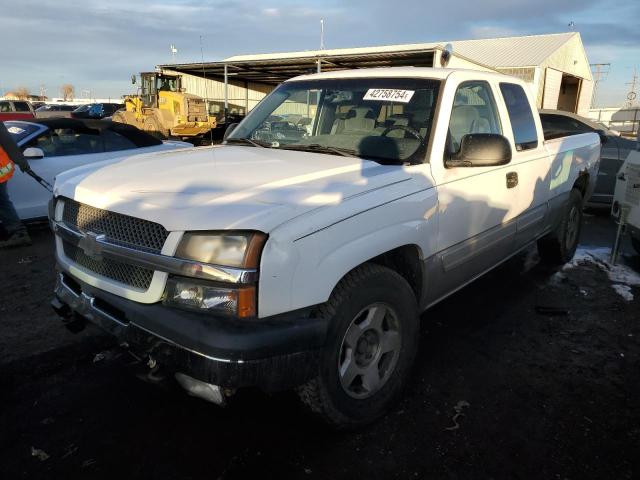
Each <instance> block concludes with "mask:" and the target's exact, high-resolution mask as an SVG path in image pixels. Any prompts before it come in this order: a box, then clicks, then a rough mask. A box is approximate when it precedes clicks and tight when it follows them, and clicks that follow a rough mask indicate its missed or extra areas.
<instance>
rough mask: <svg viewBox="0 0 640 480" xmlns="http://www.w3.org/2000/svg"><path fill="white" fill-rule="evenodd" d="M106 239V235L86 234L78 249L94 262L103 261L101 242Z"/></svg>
mask: <svg viewBox="0 0 640 480" xmlns="http://www.w3.org/2000/svg"><path fill="white" fill-rule="evenodd" d="M105 238H106V236H105V235H98V234H97V233H93V232H84V237H82V238H81V239H80V241H79V242H78V247H80V248H81V249H82V251H83V252H84V253H85V255H87V256H88V257H90V258H92V259H94V260H102V245H101V244H100V242H101V241H104V239H105Z"/></svg>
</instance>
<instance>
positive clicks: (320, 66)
mask: <svg viewBox="0 0 640 480" xmlns="http://www.w3.org/2000/svg"><path fill="white" fill-rule="evenodd" d="M320 72H322V61H321V60H320V59H318V73H320Z"/></svg>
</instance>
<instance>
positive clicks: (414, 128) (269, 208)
mask: <svg viewBox="0 0 640 480" xmlns="http://www.w3.org/2000/svg"><path fill="white" fill-rule="evenodd" d="M528 92H529V88H528V86H527V85H526V84H525V83H524V82H523V81H521V80H520V79H516V78H511V77H508V76H505V75H502V74H494V73H489V72H481V71H471V70H455V69H454V70H446V69H432V68H381V69H373V70H364V69H359V70H354V71H340V72H327V73H323V74H317V75H308V76H302V77H297V78H294V79H292V80H289V81H286V82H284V83H283V84H281V85H280V86H279V87H278V88H276V89H275V90H274V91H273V92H272V93H270V94H269V95H268V96H267V97H266V98H265V99H263V100H262V101H261V102H260V104H259V105H258V106H256V107H255V108H254V109H253V110H252V111H251V112H250V113H249V114H248V115H247V117H246V118H245V119H244V120H243V121H242V122H241V123H240V124H239V125H237V126H235V128H233V130H232V129H231V127H230V128H229V129H228V130H227V132H228V134H227V135H228V136H227V138H226V143H225V144H224V145H222V146H214V147H211V148H201V149H194V150H192V151H189V152H186V151H179V152H170V153H164V154H151V155H148V156H145V157H144V158H137V159H135V160H124V159H123V160H120V161H119V162H117V163H110V164H108V165H93V166H88V167H85V168H82V169H76V170H71V171H68V172H66V173H64V174H62V175H59V176H58V178H57V180H56V185H55V192H56V196H55V199H54V204H53V208H52V210H51V211H52V216H51V225H52V228H53V230H54V232H55V236H56V242H57V243H56V245H57V246H56V248H57V261H58V268H59V269H60V274H59V276H58V279H57V286H56V294H55V298H54V300H53V305H54V308H55V309H56V310H57V311H58V312H59V314H60V315H61V316H62V317H63V319H64V321H65V322H66V323H67V325H69V327H70V328H72V329H77V328H79V327H80V326H81V321H80V320H79V319H81V318H83V317H84V318H85V319H88V320H89V321H92V322H94V323H96V324H98V325H100V326H102V327H103V328H105V329H106V330H108V331H110V332H111V333H113V334H115V335H116V336H118V337H120V338H121V339H122V341H123V342H127V344H128V345H129V346H130V348H132V349H134V350H137V352H138V355H139V358H143V359H145V360H144V361H143V362H142V363H143V364H144V363H145V362H147V361H149V363H148V365H149V366H151V367H154V368H157V369H159V371H162V369H164V370H165V371H166V372H168V373H171V374H173V375H175V378H176V379H177V380H178V382H179V383H180V384H181V385H182V386H183V387H184V388H186V389H187V390H188V391H189V392H190V393H192V394H194V395H197V396H200V397H202V398H206V399H207V400H210V401H212V402H216V403H224V402H225V401H226V398H227V397H228V396H229V395H231V394H233V392H234V391H235V390H236V389H238V388H243V387H260V388H263V389H265V390H267V391H275V390H282V389H289V388H295V389H296V391H297V392H298V394H299V396H300V398H301V399H302V401H303V402H304V403H305V404H306V405H308V406H309V407H310V409H311V410H312V411H314V412H316V413H317V414H319V415H320V416H321V417H322V418H324V419H325V420H326V421H327V422H329V423H331V424H334V425H338V426H341V427H343V426H352V427H353V426H360V425H363V424H366V423H369V422H371V421H373V420H374V419H376V418H378V417H379V416H380V415H382V414H383V413H384V412H385V411H386V410H387V409H388V408H389V406H390V405H391V404H392V403H393V401H394V400H396V399H397V398H398V397H399V396H400V394H401V392H402V387H403V385H404V384H406V383H407V381H408V380H409V372H410V370H411V366H412V364H413V361H414V358H415V356H416V351H417V348H418V333H419V331H420V328H419V318H420V315H419V314H420V313H421V312H422V311H423V310H425V309H426V308H428V307H429V306H431V305H433V304H435V303H437V302H439V301H440V300H442V299H443V298H445V297H447V296H448V295H450V294H452V293H453V292H455V291H457V290H458V289H460V288H462V287H463V286H464V285H466V284H467V283H469V282H471V281H473V280H474V279H475V278H477V277H479V276H480V275H482V274H483V273H484V272H486V271H488V270H490V269H492V268H493V267H495V266H496V265H498V264H500V263H501V262H503V261H505V260H506V259H508V258H509V257H510V256H512V255H514V254H515V253H516V252H518V251H519V250H521V249H523V248H526V247H527V246H529V245H531V244H532V243H534V242H536V241H537V242H538V247H539V252H540V255H541V256H542V258H543V259H545V260H548V261H553V262H557V263H562V262H566V261H568V260H569V259H571V258H572V256H573V254H574V252H575V250H576V247H577V245H578V239H579V235H580V227H581V222H582V206H583V202H584V200H585V199H586V198H588V197H589V195H590V193H591V191H592V188H593V184H594V182H595V176H596V173H597V163H598V157H599V152H600V141H599V137H598V135H596V134H593V133H585V134H581V135H573V136H568V137H561V138H557V139H554V140H548V141H545V140H544V137H543V132H542V127H541V125H540V118H539V116H538V115H537V112H536V110H535V101H534V100H533V99H532V98H531V96H530V94H529V93H528ZM310 99H312V100H313V101H314V104H313V112H314V113H313V115H312V121H311V125H310V129H309V130H308V131H307V130H306V128H305V132H298V133H296V134H295V135H287V134H284V135H283V134H282V133H283V132H282V131H281V130H279V129H274V128H273V123H274V121H275V122H278V121H281V120H274V119H276V118H278V117H281V116H282V115H286V114H289V113H295V112H301V111H303V112H306V111H310V110H311V109H310V108H309V107H310V106H309V102H310ZM308 132H311V133H308ZM185 165H188V167H186V166H185ZM500 295H501V288H500V285H499V284H497V285H496V289H495V297H496V298H495V299H494V300H493V301H500ZM488 301H491V300H490V299H488ZM154 371H155V370H154Z"/></svg>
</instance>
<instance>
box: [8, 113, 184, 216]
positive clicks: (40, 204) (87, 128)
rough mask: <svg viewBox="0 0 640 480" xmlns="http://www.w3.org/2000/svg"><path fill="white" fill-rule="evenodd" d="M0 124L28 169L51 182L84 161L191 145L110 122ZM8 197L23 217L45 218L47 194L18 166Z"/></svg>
mask: <svg viewBox="0 0 640 480" xmlns="http://www.w3.org/2000/svg"><path fill="white" fill-rule="evenodd" d="M4 124H5V126H6V127H7V130H9V133H11V135H12V136H13V138H14V139H15V141H16V143H17V144H18V146H19V147H20V148H21V149H22V151H23V152H24V154H25V157H26V158H27V160H28V161H29V164H30V166H31V169H32V170H33V171H34V172H35V173H37V174H38V175H39V176H41V177H42V178H43V179H45V180H46V181H47V182H49V183H51V184H53V179H54V177H55V176H56V175H58V174H59V173H62V172H64V171H66V170H70V169H72V168H75V167H80V166H82V165H87V164H91V163H95V162H100V161H102V160H109V159H113V158H119V157H129V156H131V155H133V154H138V153H148V152H156V151H162V150H175V149H178V148H190V147H193V146H192V145H191V144H190V143H185V142H179V141H171V140H169V141H164V142H163V141H161V140H158V139H157V138H155V137H153V136H151V135H149V134H147V133H146V132H143V131H141V130H138V129H137V128H135V127H132V126H130V125H124V124H121V123H112V122H110V121H101V120H77V119H71V118H51V119H34V120H30V121H17V120H10V121H6V122H4ZM123 180H124V179H123ZM9 196H10V198H11V200H12V202H13V204H14V206H15V207H16V210H17V211H18V215H19V216H20V218H21V219H23V220H28V219H34V218H39V217H46V216H47V203H48V202H49V199H50V198H51V193H50V192H48V191H47V190H45V189H44V188H43V187H42V186H41V185H40V184H38V183H37V182H36V181H35V180H34V179H33V178H32V177H30V176H29V175H27V174H25V173H22V172H20V170H18V169H16V173H15V175H14V176H13V178H12V179H11V180H10V181H9Z"/></svg>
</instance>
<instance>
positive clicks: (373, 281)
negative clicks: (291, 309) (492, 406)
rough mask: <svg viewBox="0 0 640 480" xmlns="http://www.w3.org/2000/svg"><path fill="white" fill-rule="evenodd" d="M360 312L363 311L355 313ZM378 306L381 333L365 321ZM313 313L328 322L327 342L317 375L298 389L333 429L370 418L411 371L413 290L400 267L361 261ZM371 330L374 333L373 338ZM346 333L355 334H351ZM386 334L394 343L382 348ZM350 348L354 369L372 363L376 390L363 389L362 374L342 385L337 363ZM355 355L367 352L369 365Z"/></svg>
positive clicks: (399, 388) (414, 348)
mask: <svg viewBox="0 0 640 480" xmlns="http://www.w3.org/2000/svg"><path fill="white" fill-rule="evenodd" d="M367 309H368V310H367ZM361 312H364V313H362V315H360V316H359V314H360V313H361ZM376 312H383V313H381V315H382V320H380V321H379V324H380V325H382V328H381V329H380V330H377V331H378V332H379V333H380V337H379V338H378V337H376V335H377V334H376V333H375V332H376V331H375V329H374V328H373V327H372V325H373V323H374V322H373V320H372V321H371V323H368V319H369V318H374V317H376ZM317 313H318V314H319V315H321V316H323V317H325V318H327V320H328V321H329V322H330V323H329V331H328V335H327V342H326V344H325V346H324V348H323V351H322V353H321V358H320V365H319V370H318V375H317V377H315V378H314V379H312V380H311V381H309V382H308V383H306V384H304V385H302V386H301V387H298V389H297V392H298V395H299V397H300V399H301V400H302V401H303V402H304V403H305V404H306V405H307V406H308V407H309V408H310V409H311V410H312V411H313V412H314V413H316V414H317V415H319V416H320V417H321V418H322V419H323V420H324V421H325V422H327V423H329V424H330V425H332V426H333V427H335V428H337V429H345V428H356V427H360V426H364V425H366V424H369V423H371V422H373V421H374V420H376V419H377V418H379V417H380V416H382V415H383V414H384V413H385V412H386V411H387V410H388V409H389V407H390V406H391V405H392V404H393V403H394V402H395V401H396V400H397V399H398V397H399V395H400V393H401V392H402V389H403V387H404V385H405V383H406V381H407V378H408V377H409V374H410V370H411V366H412V364H413V362H414V359H415V356H416V352H417V350H418V336H419V321H418V306H417V302H416V297H415V294H414V292H413V290H412V289H411V287H410V286H409V284H408V283H407V282H406V281H405V279H404V278H402V277H401V276H400V275H399V274H398V273H396V272H394V271H393V270H391V269H389V268H386V267H382V266H379V265H374V264H365V265H362V266H360V267H358V268H356V269H355V270H353V271H352V272H350V273H349V274H347V275H346V276H345V277H344V278H343V279H342V280H341V281H340V283H339V284H338V285H337V286H336V288H335V289H334V291H333V293H332V295H331V298H330V299H329V301H328V302H327V303H326V304H324V305H323V306H321V307H320V308H319V309H318V312H317ZM367 313H372V314H371V315H370V316H368V317H367V320H364V321H361V320H359V319H360V318H363V316H367ZM354 325H357V327H355V326H354ZM362 325H365V326H364V327H363V326H362ZM367 325H368V326H367ZM385 325H386V327H387V329H386V330H385V329H384V326H385ZM354 329H355V330H357V332H362V334H361V335H360V336H359V337H358V341H357V343H356V345H357V347H356V348H353V349H351V348H350V347H349V342H350V341H351V340H349V339H348V338H346V337H345V336H346V334H347V332H352V331H354ZM372 331H373V333H371V332H372ZM369 335H373V336H374V340H373V341H372V342H371V343H369V340H370V337H369ZM350 337H351V338H354V337H353V335H350ZM365 337H367V338H365ZM383 337H384V338H385V339H387V340H383ZM375 338H378V343H377V347H376V346H371V345H375V344H376V341H375ZM389 338H391V339H393V341H392V342H391V343H392V344H393V345H394V349H393V350H391V351H386V353H385V347H386V348H388V345H389V344H390V343H389V341H388V339H389ZM398 340H399V342H398ZM362 343H364V344H366V345H365V347H363V350H364V353H359V352H360V346H361V344H362ZM383 343H385V344H386V345H383ZM398 343H399V345H398ZM369 346H371V349H368V347H369ZM349 350H350V352H351V353H350V355H349V356H350V363H352V364H353V365H352V366H354V365H355V369H357V370H358V371H360V369H363V370H364V369H368V371H369V372H371V371H372V370H371V369H372V368H375V372H376V375H377V378H378V381H379V382H380V383H381V384H380V385H379V386H378V387H377V388H378V389H377V390H376V389H371V391H368V390H367V382H366V381H365V376H364V375H357V376H356V377H353V380H352V381H351V383H349V386H348V387H346V386H343V382H344V383H346V382H347V381H348V380H347V378H345V375H342V374H341V373H340V372H339V368H341V367H342V366H344V365H345V363H347V362H345V355H346V353H345V352H347V351H349ZM372 352H375V353H372ZM365 357H366V358H365ZM359 358H360V359H362V358H365V360H364V361H365V362H368V366H364V367H362V366H361V365H356V364H357V363H358V359H359ZM341 362H342V363H341ZM358 376H360V377H361V378H360V379H358ZM369 378H371V377H369ZM359 380H360V381H359ZM358 383H360V385H358ZM372 383H375V382H372ZM356 397H359V398H356Z"/></svg>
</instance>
